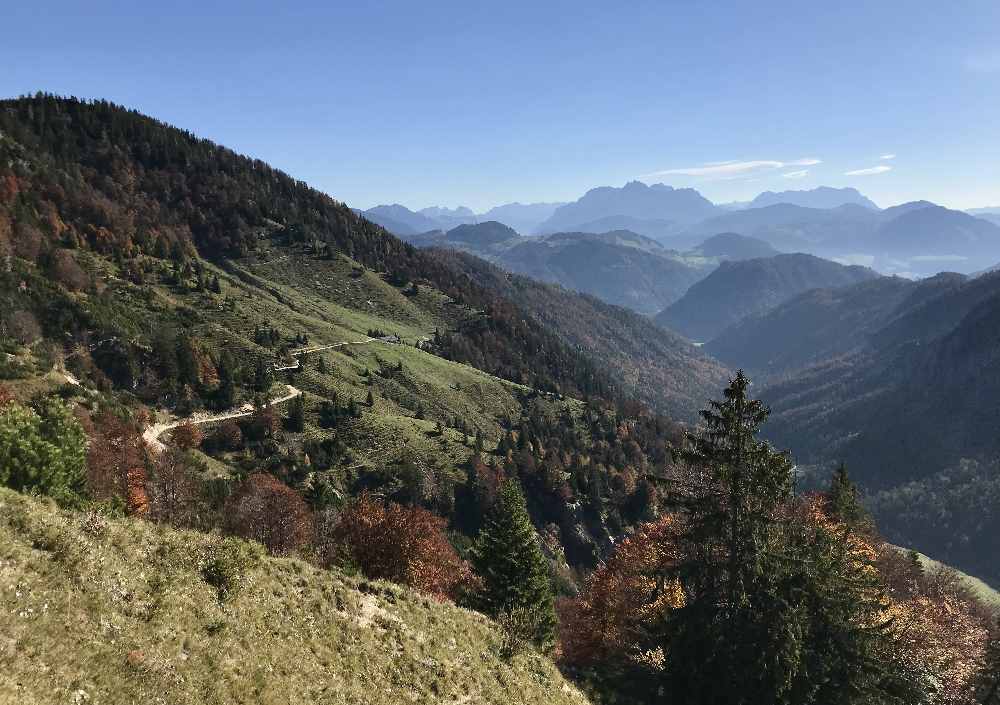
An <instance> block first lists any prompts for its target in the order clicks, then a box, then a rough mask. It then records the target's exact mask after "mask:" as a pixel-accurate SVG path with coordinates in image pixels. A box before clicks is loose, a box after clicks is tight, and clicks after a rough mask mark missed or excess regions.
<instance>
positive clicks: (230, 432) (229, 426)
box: [209, 419, 243, 450]
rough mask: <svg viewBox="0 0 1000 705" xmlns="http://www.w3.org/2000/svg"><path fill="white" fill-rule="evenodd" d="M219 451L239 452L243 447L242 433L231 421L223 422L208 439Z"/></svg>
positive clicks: (237, 425)
mask: <svg viewBox="0 0 1000 705" xmlns="http://www.w3.org/2000/svg"><path fill="white" fill-rule="evenodd" d="M209 440H210V441H211V443H212V445H214V446H215V447H216V448H219V449H220V450H239V449H240V448H242V447H243V431H241V430H240V426H239V424H237V423H236V422H235V421H233V420H232V419H230V420H228V421H223V422H222V423H221V424H220V425H219V427H218V428H217V429H215V432H214V433H213V434H212V436H211V438H210V439H209Z"/></svg>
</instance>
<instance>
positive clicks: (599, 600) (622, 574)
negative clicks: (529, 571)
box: [558, 515, 681, 666]
mask: <svg viewBox="0 0 1000 705" xmlns="http://www.w3.org/2000/svg"><path fill="white" fill-rule="evenodd" d="M677 528H678V520H677V519H676V517H673V516H669V515H668V516H664V517H662V518H661V519H659V520H657V521H655V522H652V523H649V524H644V525H642V526H641V527H640V528H639V529H638V530H637V531H636V532H635V533H634V534H633V535H631V536H629V537H628V538H626V539H624V540H622V541H621V543H619V544H618V547H617V548H616V549H615V552H614V553H613V554H612V555H611V557H610V558H609V559H608V560H607V561H606V562H604V563H602V564H601V565H600V566H598V568H597V569H596V570H595V571H594V572H593V573H592V574H591V575H590V577H589V578H588V579H587V584H586V587H585V588H584V590H583V592H582V593H581V594H580V595H579V596H578V597H576V598H573V599H568V600H563V601H561V602H560V603H559V605H558V611H559V617H560V625H559V637H560V644H561V646H562V658H563V660H564V661H565V662H566V663H568V664H570V665H574V666H584V665H590V664H595V663H607V662H609V661H623V660H632V661H642V662H648V661H649V659H650V658H651V657H652V658H654V659H655V658H656V655H655V652H656V650H657V647H658V644H657V643H656V640H655V639H653V638H652V636H651V635H652V633H653V627H654V625H655V624H657V623H658V622H660V621H661V620H663V618H664V617H665V616H666V615H667V613H668V612H669V611H670V610H672V609H674V608H676V607H679V606H680V604H681V593H680V589H679V587H678V585H677V583H676V582H675V581H664V580H663V579H662V576H664V575H665V574H666V573H667V572H668V570H669V569H670V567H671V566H672V565H673V564H674V563H675V562H676V561H677V558H678V554H677V544H676V541H675V539H676V533H677ZM660 656H661V657H662V654H661V655H660Z"/></svg>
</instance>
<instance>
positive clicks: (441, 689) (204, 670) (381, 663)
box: [0, 487, 587, 705]
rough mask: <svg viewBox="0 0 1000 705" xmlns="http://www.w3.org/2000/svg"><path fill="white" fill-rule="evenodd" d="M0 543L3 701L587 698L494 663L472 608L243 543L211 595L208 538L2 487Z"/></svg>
mask: <svg viewBox="0 0 1000 705" xmlns="http://www.w3.org/2000/svg"><path fill="white" fill-rule="evenodd" d="M0 544H2V546H3V556H4V558H3V570H4V579H5V581H7V582H8V583H9V584H10V585H16V586H17V589H16V590H15V589H13V588H11V589H7V586H6V585H5V589H4V590H2V591H0V609H2V610H3V612H4V615H5V617H4V620H3V623H2V624H0V636H2V637H3V638H4V640H5V641H9V642H10V643H11V644H18V645H19V647H18V648H17V650H16V651H15V652H13V654H11V656H12V657H6V658H5V659H4V673H3V675H2V676H0V700H2V701H3V702H9V703H32V704H33V705H46V704H48V703H52V704H53V705H55V704H56V703H60V704H62V703H72V702H76V703H86V702H92V703H125V702H158V703H165V704H175V703H176V704H178V705H180V704H181V703H195V702H197V703H217V704H219V705H221V704H222V703H236V702H255V703H277V702H282V703H303V704H305V703H331V702H338V703H371V702H379V703H386V704H387V705H392V704H397V703H398V704H402V703H407V704H410V703H414V702H444V701H448V702H460V701H462V700H463V699H465V698H467V697H468V694H469V693H475V698H476V702H482V703H497V704H500V703H503V704H504V705H507V703H525V704H527V703H533V704H536V705H542V704H543V703H544V704H546V705H547V704H549V703H565V704H566V705H569V704H571V703H573V704H578V705H585V704H586V703H587V700H586V698H584V697H583V696H582V695H581V694H580V693H579V692H578V691H577V689H576V688H575V687H573V686H572V685H570V684H569V683H567V682H566V681H565V680H564V679H563V677H562V676H561V675H560V673H559V671H558V670H557V669H556V668H555V666H554V665H553V664H552V663H551V662H550V661H549V660H548V659H545V658H543V657H541V656H538V655H537V654H535V653H534V652H531V653H530V654H525V655H524V656H523V657H521V658H518V659H516V660H510V659H504V658H502V656H501V653H502V647H501V644H502V639H503V637H502V636H501V634H500V633H499V632H498V630H497V628H496V627H495V625H493V624H492V623H491V622H490V621H489V620H487V619H486V618H484V617H483V616H482V615H479V614H477V613H475V612H471V611H469V610H464V609H460V608H458V607H455V606H453V605H448V604H443V603H440V602H437V601H436V600H433V599H429V598H428V597H427V596H426V595H421V594H419V593H416V592H413V591H410V590H406V589H403V588H401V587H399V586H398V585H393V584H391V583H386V582H368V581H365V580H361V579H358V578H355V577H349V576H346V575H344V574H342V573H340V572H339V571H336V570H332V571H331V570H322V569H319V568H317V567H315V566H312V565H310V564H308V563H306V562H305V561H302V560H299V559H296V558H273V557H269V556H266V555H264V553H263V551H262V550H261V549H260V548H259V547H257V548H254V547H253V546H252V545H250V544H246V545H245V552H246V556H247V560H246V563H247V567H246V568H245V569H244V570H243V571H242V572H241V574H239V575H238V578H237V579H238V581H239V582H240V583H241V584H242V589H240V590H234V591H233V593H232V594H231V595H229V596H227V597H226V599H225V600H222V599H220V596H219V594H218V592H217V591H216V588H215V587H213V586H212V585H211V584H209V579H208V578H207V577H206V576H208V575H209V573H208V569H207V568H206V566H208V565H211V561H212V560H213V556H215V555H217V554H218V553H219V547H220V545H221V540H220V538H219V537H217V536H212V535H209V534H204V533H199V532H194V531H179V530H176V529H170V528H166V527H164V526H163V525H162V524H161V525H157V524H153V523H151V522H146V521H141V520H137V519H116V520H107V519H104V518H102V517H100V515H97V514H96V513H95V514H92V515H90V516H87V515H84V514H72V513H67V512H61V511H59V510H57V509H55V508H54V507H53V506H52V504H51V502H47V501H42V500H39V499H35V498H31V497H26V496H23V495H19V494H17V493H15V492H13V491H11V490H8V489H6V488H3V487H0ZM69 625H72V628H68V626H69ZM109 630H111V631H113V633H114V638H108V631H109ZM29 645H30V646H29ZM429 664H433V667H429Z"/></svg>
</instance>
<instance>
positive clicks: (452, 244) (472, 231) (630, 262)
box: [406, 222, 717, 314]
mask: <svg viewBox="0 0 1000 705" xmlns="http://www.w3.org/2000/svg"><path fill="white" fill-rule="evenodd" d="M406 239H407V241H408V242H411V243H413V244H414V245H417V246H419V247H448V248H452V249H457V250H462V251H464V252H469V253H472V254H474V255H476V256H478V257H483V258H484V259H487V260H489V261H490V262H493V263H495V264H498V265H500V266H501V267H503V268H505V269H507V270H509V271H511V272H515V273H517V274H523V275H526V276H529V277H533V278H535V279H538V280H540V281H544V282H549V283H553V284H560V285H561V286H564V287H566V288H568V289H573V290H575V291H581V292H584V293H587V294H591V295H593V296H596V297H597V298H599V299H601V300H602V301H605V302H607V303H610V304H614V305H616V306H623V307H626V308H630V309H632V310H633V311H638V312H640V313H644V314H653V313H656V312H657V311H659V310H661V309H662V308H663V307H664V306H666V305H667V304H669V303H671V302H673V301H675V300H676V299H678V298H679V297H680V296H682V295H683V293H684V292H685V291H686V290H687V288H688V287H689V286H690V285H691V284H693V283H694V282H696V281H698V280H699V279H701V278H702V277H703V276H705V274H706V273H707V271H708V268H709V267H711V266H712V265H714V263H715V262H716V261H717V260H716V259H710V260H707V261H706V260H704V259H699V258H698V257H686V256H683V255H681V254H679V253H676V252H673V251H671V250H667V249H665V248H664V247H663V246H661V245H660V244H659V243H658V242H656V241H655V240H652V239H650V238H647V237H643V236H642V235H638V234H636V233H633V232H629V231H625V230H620V231H614V232H604V233H599V234H598V233H554V234H552V235H543V236H540V237H520V236H519V235H518V234H517V233H516V232H514V231H513V230H512V229H511V228H508V227H507V226H505V225H503V224H502V223H497V222H487V223H477V224H475V225H463V226H459V227H458V228H454V229H452V230H450V231H448V232H447V233H441V232H440V231H436V232H431V233H424V234H422V235H416V236H409V237H407V238H406Z"/></svg>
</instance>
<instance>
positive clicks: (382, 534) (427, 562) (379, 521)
mask: <svg viewBox="0 0 1000 705" xmlns="http://www.w3.org/2000/svg"><path fill="white" fill-rule="evenodd" d="M445 526H446V522H445V520H444V519H441V518H440V517H437V516H435V515H434V514H431V513H430V512H429V511H427V510H426V509H423V508H420V507H404V506H402V505H399V504H396V503H394V502H390V503H389V504H384V503H382V502H381V501H379V500H378V499H376V498H374V497H372V496H371V495H369V494H367V493H366V494H362V495H361V496H360V497H359V498H358V499H356V500H355V501H354V502H352V503H351V504H350V505H349V506H348V507H347V508H346V509H345V510H344V511H343V512H342V513H341V515H340V517H339V518H338V520H337V524H336V526H335V527H334V529H333V532H332V540H333V545H331V546H327V547H324V553H326V554H327V556H326V557H327V560H328V561H329V562H336V561H338V560H341V561H342V560H345V559H347V560H349V561H351V562H353V563H354V564H356V565H357V566H358V568H360V569H361V572H362V573H364V574H365V575H366V576H367V577H368V578H371V579H372V580H377V579H383V580H391V581H393V582H396V583H401V584H403V585H409V586H410V587H413V588H416V589H418V590H422V591H423V592H427V593H430V594H431V595H434V596H435V597H437V598H438V599H442V600H443V599H446V598H452V599H454V598H455V597H456V596H457V593H458V591H459V590H460V589H461V587H462V586H463V585H464V584H465V583H466V582H467V581H468V580H469V567H468V564H467V563H466V562H465V561H463V560H462V559H460V558H459V557H458V554H457V553H456V552H455V549H454V548H452V546H451V544H450V543H448V538H447V537H446V536H445V533H444V529H445Z"/></svg>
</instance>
